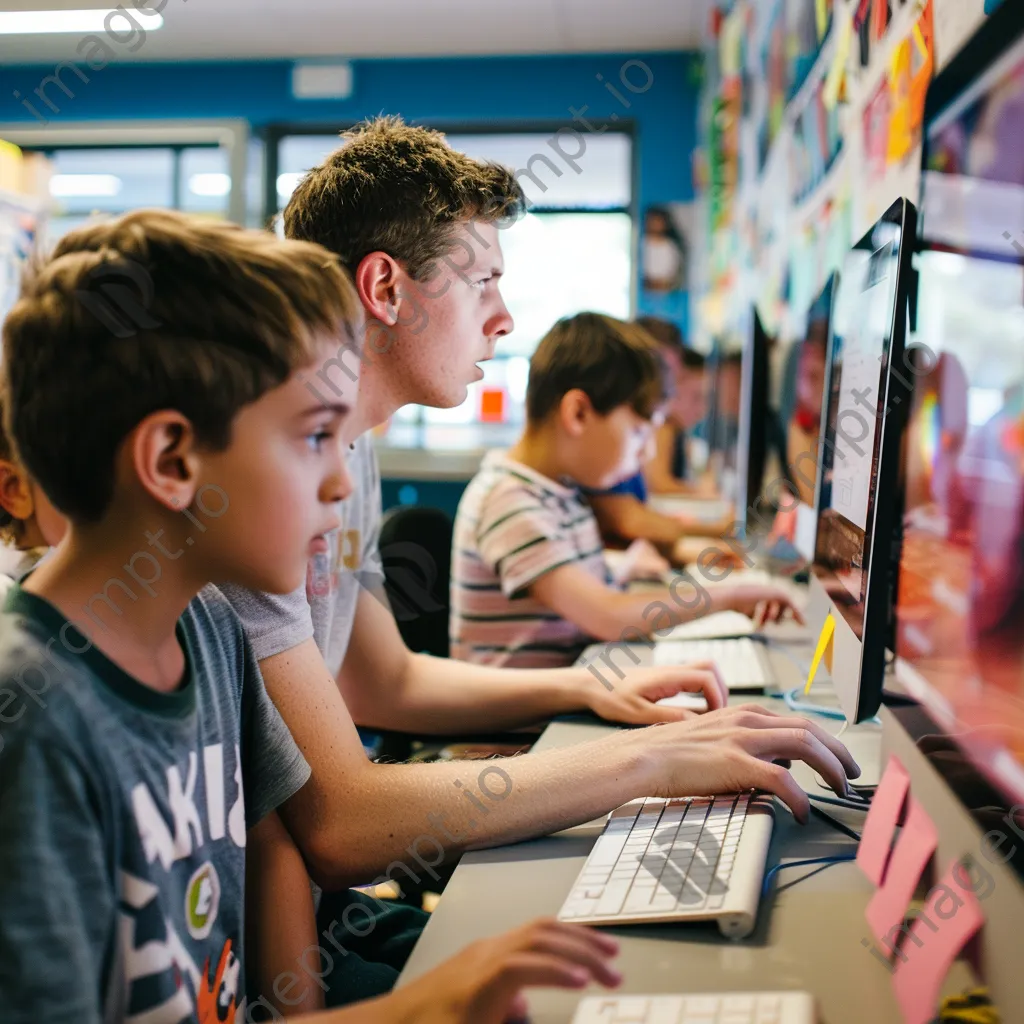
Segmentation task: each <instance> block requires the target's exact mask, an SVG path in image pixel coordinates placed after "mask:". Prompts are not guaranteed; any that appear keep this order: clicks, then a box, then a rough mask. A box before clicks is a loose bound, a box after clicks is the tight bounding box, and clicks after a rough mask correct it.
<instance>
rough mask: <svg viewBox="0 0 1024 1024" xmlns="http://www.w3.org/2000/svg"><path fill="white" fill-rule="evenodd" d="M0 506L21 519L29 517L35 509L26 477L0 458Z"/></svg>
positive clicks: (11, 463) (14, 466) (10, 463)
mask: <svg viewBox="0 0 1024 1024" xmlns="http://www.w3.org/2000/svg"><path fill="white" fill-rule="evenodd" d="M0 508H3V509H4V510H5V511H7V512H8V513H10V515H12V516H13V517H14V518H15V519H19V520H21V521H24V520H26V519H31V518H32V513H33V512H34V511H35V507H34V505H33V503H32V491H31V488H30V487H29V485H28V479H27V478H26V476H25V474H24V473H22V471H21V470H20V469H19V468H18V467H17V466H16V465H15V464H14V463H13V462H8V461H7V460H6V459H0Z"/></svg>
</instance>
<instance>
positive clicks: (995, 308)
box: [896, 4, 1024, 804]
mask: <svg viewBox="0 0 1024 1024" xmlns="http://www.w3.org/2000/svg"><path fill="white" fill-rule="evenodd" d="M924 135H925V148H924V158H923V160H924V168H923V176H922V191H921V229H920V234H919V243H918V245H919V250H920V251H919V253H918V256H917V260H918V263H919V268H918V269H919V275H920V280H919V301H918V325H917V326H918V335H917V336H918V338H919V340H920V341H921V342H922V344H923V345H925V346H927V347H928V349H929V350H930V351H931V353H933V356H932V358H931V360H930V365H929V367H928V370H929V372H927V373H925V374H923V375H922V376H921V377H919V378H918V380H917V386H916V388H915V394H914V400H913V403H912V408H911V413H910V419H909V424H908V429H907V471H906V496H905V503H906V511H905V515H904V542H903V553H902V558H901V566H900V582H899V595H898V605H897V645H896V654H897V662H896V680H897V686H898V687H900V688H901V689H903V690H905V691H907V692H908V693H909V694H910V695H911V696H912V697H913V698H915V699H916V700H917V701H918V702H919V703H920V705H921V708H922V709H923V710H924V711H925V712H926V713H927V714H928V716H929V717H930V718H931V719H932V720H933V721H934V722H935V723H937V724H938V726H939V729H935V730H933V732H935V733H943V734H945V735H946V737H947V738H948V739H949V740H951V741H952V742H953V744H954V746H955V748H956V749H957V750H958V751H959V752H960V754H961V755H962V757H963V760H964V762H965V763H966V764H967V765H969V766H970V767H972V768H975V769H977V770H978V771H980V773H981V774H982V775H983V776H984V777H985V778H986V781H987V782H988V783H989V784H990V785H992V786H993V787H994V788H995V789H996V790H998V792H999V794H1000V795H1001V796H1002V797H1003V798H1005V799H1006V800H1007V802H1010V801H1012V802H1014V803H1017V804H1021V803H1024V236H1022V235H1021V234H1020V232H1021V229H1022V227H1024V11H1022V9H1021V6H1020V5H1019V4H1004V5H1003V6H1002V8H1000V9H999V10H998V11H996V12H995V14H994V15H993V17H992V19H991V20H990V21H989V22H988V23H987V24H986V25H985V26H984V28H983V29H982V30H981V32H980V33H979V34H978V36H976V37H975V39H974V40H973V41H972V42H971V43H970V44H968V46H967V47H966V48H965V49H964V50H963V51H962V52H961V54H960V55H959V56H958V57H957V58H955V59H954V61H953V62H952V63H951V64H950V66H949V68H948V70H946V71H945V72H943V74H942V75H941V76H940V77H939V78H937V79H936V80H935V82H934V83H933V85H932V89H931V90H930V92H929V95H928V101H927V104H926V111H925V126H924ZM988 802H991V799H989V801H988ZM975 803H976V802H975Z"/></svg>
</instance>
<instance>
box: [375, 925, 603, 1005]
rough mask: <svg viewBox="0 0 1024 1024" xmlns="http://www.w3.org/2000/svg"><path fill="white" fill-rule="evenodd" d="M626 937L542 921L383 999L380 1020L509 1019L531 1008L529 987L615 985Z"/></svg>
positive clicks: (475, 947)
mask: <svg viewBox="0 0 1024 1024" xmlns="http://www.w3.org/2000/svg"><path fill="white" fill-rule="evenodd" d="M618 949H619V946H618V943H617V942H616V941H615V940H614V939H612V938H611V937H610V936H608V935H604V934H602V933H601V932H597V931H594V930H593V929H591V928H584V927H582V926H581V925H574V924H564V923H562V922H561V921H555V920H549V919H545V920H541V921H535V922H533V923H531V924H527V925H524V926H523V927H521V928H517V929H515V931H511V932H508V933H506V934H505V935H499V936H498V937H496V938H493V939H482V940H481V941H479V942H474V943H473V944H472V945H469V946H467V947H466V948H465V949H464V950H463V951H462V952H461V953H459V954H458V956H456V957H453V958H452V959H451V960H448V961H446V962H445V963H443V964H442V965H441V966H440V967H436V968H434V970H432V971H430V972H429V973H428V974H424V975H423V977H421V978H418V979H417V980H416V981H414V982H412V984H410V985H407V986H406V987H405V988H401V989H399V990H398V991H397V992H393V993H392V994H391V995H389V996H386V997H385V998H384V999H382V1000H380V1002H379V1004H377V1005H378V1007H379V1012H378V1013H376V1014H375V1015H374V1017H373V1019H374V1020H379V1021H381V1022H384V1024H406V1022H408V1021H416V1024H504V1022H505V1021H507V1020H513V1019H519V1018H521V1017H524V1016H525V1015H526V1011H527V1006H526V1002H525V1000H524V999H523V996H522V989H523V988H527V987H557V988H575V989H581V988H586V986H587V985H588V984H590V983H591V982H597V983H598V984H600V985H603V986H604V987H605V988H615V987H617V986H618V985H619V984H620V983H621V981H622V977H621V975H620V974H619V973H618V972H617V971H615V970H613V969H612V968H611V967H610V966H609V961H610V960H611V959H612V958H613V957H615V956H616V955H617V954H618Z"/></svg>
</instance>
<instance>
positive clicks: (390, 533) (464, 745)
mask: <svg viewBox="0 0 1024 1024" xmlns="http://www.w3.org/2000/svg"><path fill="white" fill-rule="evenodd" d="M452 528H453V524H452V520H451V518H450V517H449V516H448V514H447V513H445V512H443V511H442V510H441V509H437V508H423V507H420V506H418V505H403V506H399V507H397V508H393V509H389V510H388V512H386V513H385V515H384V519H383V521H382V523H381V531H380V555H381V562H382V564H383V568H384V588H385V591H386V593H387V597H388V602H389V604H390V605H391V610H392V612H393V614H394V616H395V621H396V622H397V623H398V630H399V632H400V633H401V634H402V639H403V640H404V641H405V645H406V646H407V647H408V648H409V650H410V651H415V652H418V653H425V654H433V655H435V656H437V657H439V658H446V657H448V654H449V644H448V613H449V604H450V596H449V589H448V588H449V578H450V575H451V550H452ZM374 732H375V733H377V744H376V758H377V759H378V760H386V761H408V760H416V761H420V760H438V759H440V760H448V759H449V758H453V757H454V758H459V759H461V758H464V757H479V756H502V755H511V754H514V753H520V752H523V751H524V750H526V749H528V748H529V746H530V745H531V744H532V743H533V741H534V740H535V739H536V736H529V735H528V736H523V735H522V734H521V733H518V734H517V733H512V734H505V733H498V734H487V735H484V736H473V737H466V736H450V737H441V736H431V737H416V736H409V735H406V734H402V733H393V732H383V731H378V730H374ZM360 734H361V735H364V739H368V736H367V734H365V733H364V731H363V730H360Z"/></svg>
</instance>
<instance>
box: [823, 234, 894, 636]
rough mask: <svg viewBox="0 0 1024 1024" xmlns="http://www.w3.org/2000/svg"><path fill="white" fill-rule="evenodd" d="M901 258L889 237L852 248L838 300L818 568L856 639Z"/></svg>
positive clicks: (861, 612) (859, 629) (860, 629)
mask: <svg viewBox="0 0 1024 1024" xmlns="http://www.w3.org/2000/svg"><path fill="white" fill-rule="evenodd" d="M887 227H889V226H887ZM892 227H894V226H892ZM896 259H897V241H896V240H895V239H892V238H890V239H889V240H887V241H886V242H885V244H884V245H882V246H881V247H880V248H879V249H878V250H877V251H875V252H874V253H869V252H866V251H863V250H856V249H855V250H853V251H851V252H850V253H849V255H848V257H847V260H846V262H845V264H844V266H843V271H842V274H841V277H840V284H839V292H838V295H837V297H836V309H835V324H834V327H833V341H832V346H833V347H832V374H831V379H830V381H829V388H830V391H829V397H828V405H827V409H826V425H827V432H826V435H825V436H826V439H825V445H824V451H823V458H822V469H823V472H824V478H823V480H822V492H821V514H820V516H819V519H818V537H817V543H816V551H815V558H814V572H815V575H816V576H817V577H818V579H819V580H820V581H821V582H822V584H823V585H824V587H825V590H826V591H827V592H828V594H829V597H830V598H831V599H832V602H833V604H834V605H835V606H836V608H837V609H838V610H839V611H840V612H841V613H842V615H843V617H844V619H846V621H847V622H848V623H849V626H850V628H851V629H852V630H853V632H854V635H855V636H856V637H857V638H858V639H861V638H862V637H863V632H864V601H865V597H866V592H867V572H866V569H867V566H866V560H867V552H868V551H869V550H870V545H871V523H872V521H873V519H874V516H873V510H874V482H875V479H876V477H877V473H878V459H879V455H880V453H881V445H882V430H881V427H882V412H883V404H884V401H885V398H884V396H885V381H886V377H887V374H888V358H889V342H890V337H889V331H890V326H891V321H892V306H893V302H894V299H895V288H896Z"/></svg>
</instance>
